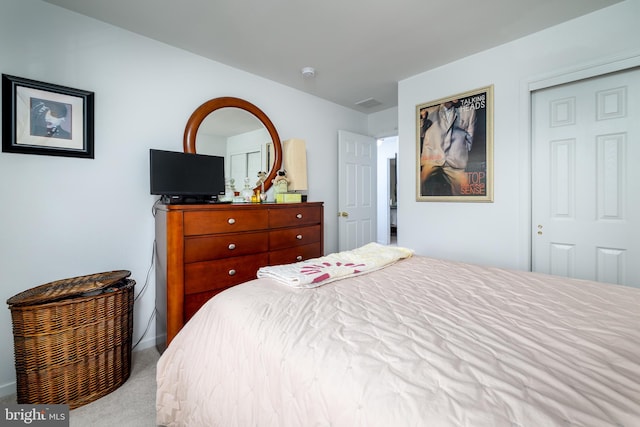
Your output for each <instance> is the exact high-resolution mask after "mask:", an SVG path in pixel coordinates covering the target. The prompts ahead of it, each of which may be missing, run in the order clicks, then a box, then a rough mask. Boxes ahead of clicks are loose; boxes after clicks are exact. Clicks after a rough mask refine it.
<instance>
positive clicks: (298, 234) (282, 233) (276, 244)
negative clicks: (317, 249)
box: [269, 225, 321, 251]
mask: <svg viewBox="0 0 640 427" xmlns="http://www.w3.org/2000/svg"><path fill="white" fill-rule="evenodd" d="M320 235H321V232H320V225H312V226H309V227H298V228H284V229H281V230H274V231H270V232H269V250H270V251H274V250H278V249H284V248H291V247H295V246H302V245H308V244H310V243H316V242H319V241H320V238H321V236H320Z"/></svg>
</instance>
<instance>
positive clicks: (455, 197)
mask: <svg viewBox="0 0 640 427" xmlns="http://www.w3.org/2000/svg"><path fill="white" fill-rule="evenodd" d="M416 128H417V131H416V134H417V137H416V139H417V142H416V146H417V155H416V157H417V169H416V178H417V179H416V193H417V195H416V200H417V201H419V202H493V85H491V86H487V87H483V88H480V89H476V90H472V91H469V92H465V93H460V94H457V95H452V96H449V97H447V98H442V99H438V100H435V101H431V102H427V103H424V104H420V105H417V106H416Z"/></svg>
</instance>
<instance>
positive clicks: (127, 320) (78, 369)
mask: <svg viewBox="0 0 640 427" xmlns="http://www.w3.org/2000/svg"><path fill="white" fill-rule="evenodd" d="M130 274H131V273H130V272H128V271H125V270H121V271H114V272H108V273H98V274H93V275H89V276H82V277H75V278H71V279H64V280H59V281H56V282H51V283H48V284H46V285H42V286H38V287H36V288H33V289H30V290H28V291H25V292H22V293H20V294H18V295H15V296H14V297H12V298H10V299H9V300H7V304H9V308H10V309H11V318H12V321H13V339H14V352H15V365H16V381H17V398H18V399H17V400H18V403H31V404H60V403H62V404H68V405H69V408H70V409H74V408H77V407H79V406H82V405H85V404H87V403H90V402H92V401H94V400H96V399H98V398H100V397H102V396H104V395H106V394H109V393H111V392H112V391H113V390H115V389H116V388H118V387H120V386H121V385H122V384H123V383H124V382H125V381H126V380H127V379H128V378H129V374H130V371H131V342H132V335H133V299H134V298H133V296H134V292H133V291H134V286H135V281H134V280H131V279H127V277H128V276H129V275H130Z"/></svg>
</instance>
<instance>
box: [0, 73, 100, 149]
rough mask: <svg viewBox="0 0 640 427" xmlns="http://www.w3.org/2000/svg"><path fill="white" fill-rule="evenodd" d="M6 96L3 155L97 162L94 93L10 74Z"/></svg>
mask: <svg viewBox="0 0 640 427" xmlns="http://www.w3.org/2000/svg"><path fill="white" fill-rule="evenodd" d="M2 92H3V96H2V151H4V152H9V153H22V154H41V155H49V156H65V157H82V158H89V159H92V158H93V156H94V154H93V148H94V147H93V144H94V141H93V138H94V133H93V120H94V117H93V114H94V93H93V92H90V91H86V90H81V89H75V88H70V87H66V86H60V85H56V84H52V83H45V82H41V81H36V80H31V79H26V78H22V77H16V76H9V75H6V74H3V75H2Z"/></svg>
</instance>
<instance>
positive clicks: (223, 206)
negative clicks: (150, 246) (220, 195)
mask: <svg viewBox="0 0 640 427" xmlns="http://www.w3.org/2000/svg"><path fill="white" fill-rule="evenodd" d="M323 204H324V202H302V203H204V204H200V203H197V204H183V205H179V204H164V203H159V204H158V205H157V206H156V208H157V209H159V210H164V211H195V210H228V209H234V210H235V209H248V210H250V209H286V208H295V207H298V208H304V207H322V206H323Z"/></svg>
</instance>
